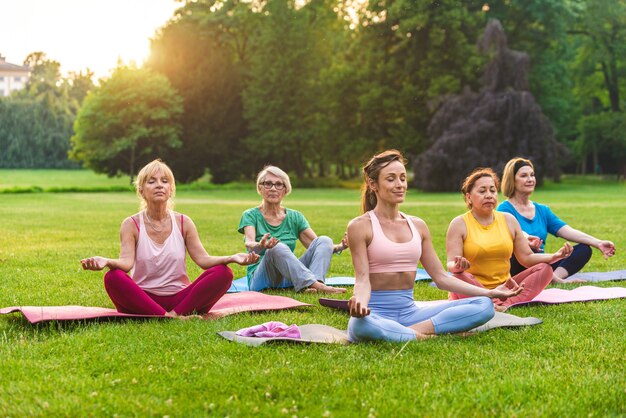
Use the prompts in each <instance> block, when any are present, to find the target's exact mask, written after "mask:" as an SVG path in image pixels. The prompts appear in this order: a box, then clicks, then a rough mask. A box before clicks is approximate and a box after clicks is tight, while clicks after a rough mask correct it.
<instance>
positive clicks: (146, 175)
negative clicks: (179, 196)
mask: <svg viewBox="0 0 626 418" xmlns="http://www.w3.org/2000/svg"><path fill="white" fill-rule="evenodd" d="M159 171H160V172H162V173H163V174H164V175H165V177H166V178H167V181H168V182H169V183H170V187H171V193H170V197H169V199H168V200H167V208H168V209H170V210H173V209H174V201H173V200H172V199H173V198H174V196H175V195H176V180H174V173H172V170H171V169H170V168H169V167H168V166H167V164H165V163H164V162H163V161H161V159H160V158H157V159H156V160H154V161H152V162H150V163H148V164H146V166H145V167H144V168H142V169H141V171H139V174H137V178H136V179H135V191H136V192H137V196H139V199H140V200H141V203H140V204H139V210H144V209H145V208H146V207H147V206H148V204H147V202H146V199H145V198H144V197H143V194H142V192H143V187H144V186H145V185H146V182H147V181H148V180H149V179H150V177H153V176H154V175H155V174H156V173H158V172H159Z"/></svg>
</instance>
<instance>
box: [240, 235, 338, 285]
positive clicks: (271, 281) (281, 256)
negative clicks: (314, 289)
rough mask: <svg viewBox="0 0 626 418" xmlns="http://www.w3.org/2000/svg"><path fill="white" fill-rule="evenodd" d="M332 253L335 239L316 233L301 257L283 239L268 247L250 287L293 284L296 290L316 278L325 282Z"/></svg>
mask: <svg viewBox="0 0 626 418" xmlns="http://www.w3.org/2000/svg"><path fill="white" fill-rule="evenodd" d="M332 256H333V240H331V239H330V238H329V237H326V236H321V237H317V238H315V239H314V240H313V242H311V245H309V248H307V250H306V252H305V253H304V254H303V255H302V257H300V258H298V257H296V255H295V254H294V253H293V252H292V251H291V250H290V249H289V247H287V246H286V245H285V244H283V243H278V244H277V245H276V246H275V247H274V248H270V249H269V250H266V251H265V254H264V256H263V258H262V259H261V262H260V263H259V266H258V267H257V269H256V270H255V272H254V275H253V276H252V280H251V281H250V290H254V291H259V290H263V289H267V288H268V287H270V288H284V287H293V288H295V290H296V291H297V292H299V291H300V290H302V289H306V288H307V287H309V286H311V285H312V284H313V283H315V282H316V281H320V282H324V280H325V279H326V273H327V272H328V267H329V266H330V259H331V257H332Z"/></svg>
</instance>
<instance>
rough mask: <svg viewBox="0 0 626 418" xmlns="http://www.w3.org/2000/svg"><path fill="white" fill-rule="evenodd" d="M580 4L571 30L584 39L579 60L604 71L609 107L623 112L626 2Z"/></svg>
mask: <svg viewBox="0 0 626 418" xmlns="http://www.w3.org/2000/svg"><path fill="white" fill-rule="evenodd" d="M577 5H578V10H577V20H576V23H575V26H574V28H573V29H572V30H570V33H571V34H574V35H580V36H582V38H583V43H582V45H581V49H580V54H581V56H580V57H579V63H580V65H585V64H586V65H587V69H588V70H591V72H593V73H598V74H601V76H602V80H603V84H604V88H605V89H606V93H607V94H608V104H609V108H610V110H611V111H612V112H620V111H621V110H622V105H621V100H620V88H621V87H622V86H621V84H622V83H621V81H620V79H621V78H622V77H623V75H624V71H625V66H624V64H625V62H624V58H623V57H624V56H625V55H626V1H625V0H592V1H589V0H588V1H579V2H577ZM589 64H591V66H588V65H589Z"/></svg>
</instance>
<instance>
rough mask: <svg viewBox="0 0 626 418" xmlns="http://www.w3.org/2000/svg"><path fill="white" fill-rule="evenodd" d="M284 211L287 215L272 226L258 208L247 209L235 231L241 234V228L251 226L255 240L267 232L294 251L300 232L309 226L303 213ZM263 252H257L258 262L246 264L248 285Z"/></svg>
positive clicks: (259, 239) (258, 239) (290, 210)
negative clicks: (254, 233)
mask: <svg viewBox="0 0 626 418" xmlns="http://www.w3.org/2000/svg"><path fill="white" fill-rule="evenodd" d="M285 211H286V214H287V215H286V216H285V219H284V220H283V221H282V223H281V224H280V225H278V226H273V225H270V224H268V223H267V221H266V220H265V218H264V217H263V214H262V213H261V211H260V210H259V208H251V209H248V210H246V211H245V212H244V213H243V215H241V220H240V221H239V228H238V229H237V231H239V233H240V234H243V233H244V232H243V229H244V228H245V227H246V226H253V227H254V229H255V231H256V236H255V238H254V239H255V240H256V241H257V242H259V241H261V238H263V235H265V234H267V233H269V234H270V237H274V238H276V239H277V240H279V241H280V242H282V243H283V244H285V245H286V246H287V247H289V248H290V249H291V251H294V250H295V249H296V242H297V241H298V237H299V236H300V233H301V232H302V231H304V230H305V229H307V228H310V226H309V222H308V221H307V220H306V218H305V217H304V215H303V214H301V213H300V212H298V211H297V210H292V209H285ZM245 239H246V238H245V237H244V241H245ZM264 254H265V250H263V251H262V252H261V253H260V254H259V255H260V256H261V258H259V262H258V263H255V264H250V265H249V266H248V271H247V273H248V285H249V284H250V280H251V279H252V275H253V274H254V271H255V270H256V269H257V267H258V266H259V263H260V262H261V260H262V258H263V255H264Z"/></svg>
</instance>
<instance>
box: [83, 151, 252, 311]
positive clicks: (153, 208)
mask: <svg viewBox="0 0 626 418" xmlns="http://www.w3.org/2000/svg"><path fill="white" fill-rule="evenodd" d="M135 188H136V190H137V195H138V196H139V198H140V199H141V211H140V212H139V213H138V214H136V215H133V216H131V217H128V218H126V219H125V220H124V222H122V226H121V229H120V240H121V249H120V256H119V258H105V257H100V256H95V257H90V258H86V259H84V260H81V264H82V266H83V268H84V269H85V270H102V269H104V268H105V267H108V268H109V271H108V272H107V273H106V274H105V276H104V287H105V288H106V291H107V293H108V294H109V297H110V298H111V300H112V301H113V304H114V305H115V307H116V308H117V310H118V311H119V312H124V313H133V314H142V315H160V316H173V317H178V316H187V315H190V314H192V313H194V312H196V313H199V314H204V313H207V312H208V311H209V310H210V309H211V307H212V306H213V305H214V304H215V302H217V301H218V300H219V299H220V298H221V297H222V296H223V295H224V294H225V293H226V291H227V290H228V288H229V287H230V284H231V282H232V279H233V273H232V271H231V270H230V268H228V266H227V264H229V263H237V264H240V265H248V264H252V263H255V262H256V261H257V260H258V258H259V256H258V255H256V254H254V253H250V254H244V253H239V254H234V255H231V256H222V257H220V256H210V255H209V254H208V253H207V251H206V250H205V249H204V247H203V245H202V243H201V242H200V238H199V236H198V231H197V229H196V226H195V225H194V223H193V222H192V220H191V219H190V218H189V217H187V216H185V215H182V214H179V213H175V212H174V211H173V210H172V208H173V202H172V198H173V197H174V194H175V192H176V183H175V180H174V175H173V173H172V170H170V168H169V167H168V166H167V165H166V164H165V163H163V162H162V161H161V160H154V161H152V162H151V163H149V164H148V165H146V166H145V167H144V168H143V169H141V171H140V172H139V174H138V175H137V180H136V181H135ZM187 253H189V256H190V257H191V259H192V260H193V261H194V262H195V263H196V264H197V265H198V266H200V267H201V268H203V269H204V270H205V271H204V272H203V273H202V274H201V275H200V276H199V277H198V278H197V279H196V280H194V281H193V282H190V281H189V277H188V276H187V268H186V265H185V260H186V256H187ZM129 272H130V275H129V274H128V273H129Z"/></svg>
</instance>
